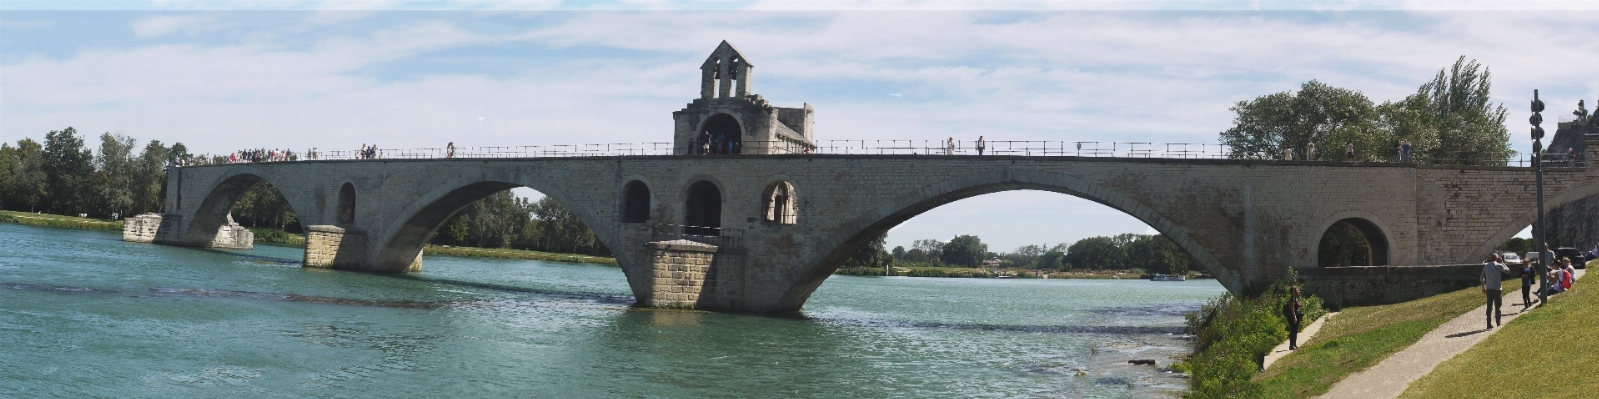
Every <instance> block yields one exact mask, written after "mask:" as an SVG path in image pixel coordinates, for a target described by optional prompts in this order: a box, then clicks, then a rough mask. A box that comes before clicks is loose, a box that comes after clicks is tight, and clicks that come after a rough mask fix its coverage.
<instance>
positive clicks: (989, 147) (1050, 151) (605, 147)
mask: <svg viewBox="0 0 1599 399" xmlns="http://www.w3.org/2000/svg"><path fill="white" fill-rule="evenodd" d="M707 147H709V148H712V152H713V153H745V154H755V153H761V154H834V155H979V154H981V155H1008V156H1055V157H1058V156H1066V157H1102V158H1158V159H1231V158H1232V156H1233V155H1234V154H1233V152H1232V151H1231V148H1229V147H1228V146H1225V145H1222V144H1209V143H1152V142H1136V141H1134V142H1110V141H1038V140H1033V141H1026V140H996V141H986V142H984V143H983V146H982V147H981V148H982V150H981V151H979V147H978V146H977V142H975V141H970V140H964V141H962V140H820V141H816V142H814V143H803V142H795V141H791V140H779V141H753V140H747V141H743V142H739V143H738V144H737V145H727V146H723V147H721V148H717V147H714V146H702V147H698V148H694V152H695V153H701V152H702V151H703V149H704V148H707ZM678 151H679V150H677V149H675V148H674V145H673V143H668V142H647V143H602V144H558V145H531V146H513V147H457V148H454V149H450V148H406V149H378V150H375V151H357V150H320V149H315V148H313V149H310V150H307V151H304V152H296V153H294V154H293V156H292V157H289V159H293V160H301V161H303V160H360V159H445V158H468V159H483V158H560V157H595V156H646V155H657V156H658V155H686V154H676V152H678ZM682 152H685V153H686V152H687V150H682ZM1318 158H1320V159H1317V160H1316V161H1318V162H1320V161H1326V162H1343V161H1344V159H1343V154H1324V155H1322V156H1320V157H1318ZM1568 158H1569V157H1568V156H1567V155H1566V154H1554V153H1549V154H1545V155H1544V158H1543V161H1544V165H1545V166H1550V167H1586V166H1587V161H1586V160H1585V159H1581V157H1580V156H1579V157H1578V159H1568ZM1273 159H1276V158H1263V159H1262V160H1273ZM1531 160H1532V159H1531V156H1529V155H1526V154H1521V155H1519V156H1517V157H1515V158H1508V159H1440V158H1431V159H1427V160H1420V159H1415V160H1412V161H1409V163H1418V164H1451V165H1484V166H1519V167H1526V166H1531V165H1532V162H1531ZM238 162H246V161H238ZM1362 162H1395V163H1398V162H1400V160H1399V159H1398V157H1397V156H1389V157H1386V158H1378V159H1370V158H1368V159H1363V160H1362ZM202 164H203V163H202Z"/></svg>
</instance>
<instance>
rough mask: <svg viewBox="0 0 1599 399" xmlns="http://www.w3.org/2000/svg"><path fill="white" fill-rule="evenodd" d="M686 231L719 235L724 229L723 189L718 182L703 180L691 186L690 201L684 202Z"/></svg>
mask: <svg viewBox="0 0 1599 399" xmlns="http://www.w3.org/2000/svg"><path fill="white" fill-rule="evenodd" d="M683 205H684V209H683V211H684V212H683V226H684V232H685V233H688V234H694V235H702V236H719V235H721V234H722V233H721V231H722V229H721V228H722V190H721V189H720V188H718V187H716V183H712V182H709V181H705V180H701V181H698V182H695V183H694V185H692V186H689V189H688V201H686V202H685V203H684V204H683Z"/></svg>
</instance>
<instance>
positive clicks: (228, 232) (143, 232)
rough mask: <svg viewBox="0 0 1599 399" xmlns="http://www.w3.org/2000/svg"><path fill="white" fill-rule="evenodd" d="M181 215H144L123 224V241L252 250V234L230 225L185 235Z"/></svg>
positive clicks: (124, 220) (226, 224) (229, 222)
mask: <svg viewBox="0 0 1599 399" xmlns="http://www.w3.org/2000/svg"><path fill="white" fill-rule="evenodd" d="M184 227H185V226H184V223H183V215H175V214H165V215H156V214H143V215H138V216H134V217H130V218H125V219H123V220H122V241H127V242H142V243H151V244H162V245H178V246H185V247H202V248H225V249H253V248H255V233H253V232H251V231H250V229H246V228H244V226H240V225H239V224H238V223H234V222H233V218H232V217H231V216H230V217H228V220H227V223H225V224H222V225H221V226H217V229H216V231H198V230H196V231H192V232H191V231H186V230H185V229H184Z"/></svg>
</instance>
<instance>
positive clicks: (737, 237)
mask: <svg viewBox="0 0 1599 399" xmlns="http://www.w3.org/2000/svg"><path fill="white" fill-rule="evenodd" d="M743 239H744V230H742V229H732V228H725V227H705V226H685V225H680V224H670V223H656V224H654V225H651V226H650V241H671V240H688V241H693V242H697V243H701V244H710V245H715V246H717V247H721V248H743V243H742V241H743Z"/></svg>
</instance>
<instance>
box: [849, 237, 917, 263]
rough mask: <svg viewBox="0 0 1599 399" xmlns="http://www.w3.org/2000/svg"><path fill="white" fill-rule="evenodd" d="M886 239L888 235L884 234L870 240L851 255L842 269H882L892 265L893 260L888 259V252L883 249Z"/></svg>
mask: <svg viewBox="0 0 1599 399" xmlns="http://www.w3.org/2000/svg"><path fill="white" fill-rule="evenodd" d="M887 239H888V233H886V232H885V233H883V234H882V235H879V236H877V238H875V239H872V241H871V242H870V243H867V245H866V246H865V247H863V248H861V250H860V251H856V252H855V255H852V256H850V258H849V259H848V260H845V261H844V267H872V268H882V267H884V266H888V265H889V264H890V263H893V262H894V258H892V257H890V256H889V254H888V251H886V250H884V249H883V246H884V245H885V242H886V240H887ZM900 250H901V251H903V250H904V248H900Z"/></svg>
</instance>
